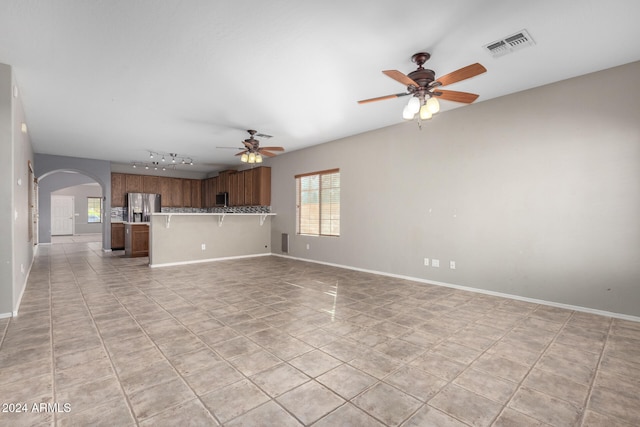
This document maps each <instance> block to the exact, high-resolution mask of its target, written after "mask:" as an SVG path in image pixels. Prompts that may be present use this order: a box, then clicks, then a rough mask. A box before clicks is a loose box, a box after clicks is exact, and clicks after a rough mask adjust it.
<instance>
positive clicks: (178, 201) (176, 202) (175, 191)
mask: <svg viewBox="0 0 640 427" xmlns="http://www.w3.org/2000/svg"><path fill="white" fill-rule="evenodd" d="M171 193H172V194H171V203H172V204H171V206H172V207H174V208H179V207H182V202H183V200H182V179H181V178H171Z"/></svg>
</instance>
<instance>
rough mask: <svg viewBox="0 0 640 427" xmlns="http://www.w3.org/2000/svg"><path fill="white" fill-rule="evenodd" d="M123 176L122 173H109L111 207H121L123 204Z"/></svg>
mask: <svg viewBox="0 0 640 427" xmlns="http://www.w3.org/2000/svg"><path fill="white" fill-rule="evenodd" d="M125 176H126V174H124V173H112V174H111V207H114V208H121V207H123V206H124V195H125V193H126V191H125Z"/></svg>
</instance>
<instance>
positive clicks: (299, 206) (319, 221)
mask: <svg viewBox="0 0 640 427" xmlns="http://www.w3.org/2000/svg"><path fill="white" fill-rule="evenodd" d="M333 174H338V180H339V181H338V182H339V184H338V187H337V189H338V218H337V220H335V219H330V220H329V221H330V222H329V228H330V229H331V228H333V227H332V226H333V225H335V223H337V228H338V232H337V234H334V233H326V232H325V233H323V215H322V214H323V210H324V209H323V207H322V205H323V203H322V199H323V194H322V192H323V191H326V190H327V188H326V187H323V185H322V178H323V176H327V175H333ZM310 176H317V177H318V189H317V200H318V214H317V215H318V218H317V223H314V224H315V226H316V228H317V230H318V231H317V233H315V232H309V230H308V229H307V230H305V232H303V231H302V229H303V227H302V221H303V218H304V215H302V206H303V204H302V201H301V200H302V191H303V189H302V179H303V178H306V177H310ZM294 178H295V183H296V234H297V235H300V236H312V237H316V236H317V237H340V234H341V229H340V188H341V183H340V169H339V168H335V169H326V170H322V171H316V172H308V173H302V174H298V175H295V176H294ZM335 188H336V187H329V188H328V189H331V190H333V189H335Z"/></svg>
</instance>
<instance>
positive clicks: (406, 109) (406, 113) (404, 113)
mask: <svg viewBox="0 0 640 427" xmlns="http://www.w3.org/2000/svg"><path fill="white" fill-rule="evenodd" d="M414 114H415V113H412V112H411V110H409V106H408V105H405V106H404V110H402V118H403V119H405V120H413V115H414Z"/></svg>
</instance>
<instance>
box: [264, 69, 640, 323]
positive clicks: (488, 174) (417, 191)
mask: <svg viewBox="0 0 640 427" xmlns="http://www.w3.org/2000/svg"><path fill="white" fill-rule="evenodd" d="M639 86H640V63H633V64H629V65H626V66H622V67H617V68H614V69H610V70H605V71H602V72H598V73H594V74H590V75H587V76H582V77H578V78H574V79H570V80H566V81H563V82H559V83H556V84H552V85H548V86H544V87H540V88H537V89H532V90H529V91H524V92H521V93H517V94H513V95H509V96H505V97H502V98H498V99H493V100H488V101H485V102H478V103H476V104H473V105H470V106H466V107H462V108H459V109H456V110H453V111H450V112H445V113H441V114H439V115H436V116H435V117H434V119H433V120H431V121H429V122H427V123H425V124H424V125H423V127H422V130H420V129H419V128H418V126H417V124H416V123H415V122H407V123H402V124H399V125H396V126H392V127H388V128H385V129H381V130H378V131H373V132H368V133H365V134H361V135H357V136H354V137H350V138H345V139H342V140H338V141H333V142H330V143H327V144H323V145H321V146H316V147H312V148H309V149H305V150H299V151H295V152H290V153H287V154H284V155H281V156H278V157H276V158H274V159H271V160H270V161H269V166H271V167H272V207H273V210H274V212H277V214H278V216H277V217H275V218H274V219H273V226H272V246H273V251H274V253H278V252H279V250H280V236H281V233H289V235H290V247H289V255H291V256H294V257H299V258H306V259H310V260H315V261H319V262H326V263H334V264H339V265H344V266H349V267H352V268H359V269H365V270H372V271H379V272H383V273H387V274H393V275H400V276H406V277H414V278H418V279H420V280H427V281H433V282H439V283H443V284H452V285H459V286H465V287H472V288H476V289H479V290H483V291H489V292H497V293H503V294H510V295H515V296H519V297H524V298H531V299H539V300H544V301H549V302H553V303H559V304H568V305H574V306H579V307H584V308H587V309H593V310H599V311H606V312H612V313H619V314H623V315H630V316H640V221H639V220H638V218H640V124H639V120H638V118H639V117H640V97H638V95H637V93H636V90H635V89H636V88H637V87H639ZM452 89H453V88H452ZM480 99H482V98H480ZM385 102H395V101H385ZM397 104H398V114H400V113H401V110H402V107H403V104H404V102H399V101H398V102H397ZM363 108H367V107H366V106H363ZM330 168H340V171H341V185H342V200H341V218H342V221H341V230H342V235H341V236H340V237H339V238H329V237H327V238H323V237H305V236H296V235H295V182H294V178H293V177H294V175H295V174H299V173H305V172H312V171H318V170H324V169H330ZM307 244H308V245H309V249H307ZM425 257H426V258H430V259H433V258H435V259H439V260H440V268H434V267H425V266H424V265H423V259H424V258H425ZM451 260H453V261H455V262H456V267H457V268H456V269H455V270H451V269H449V261H451Z"/></svg>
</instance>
